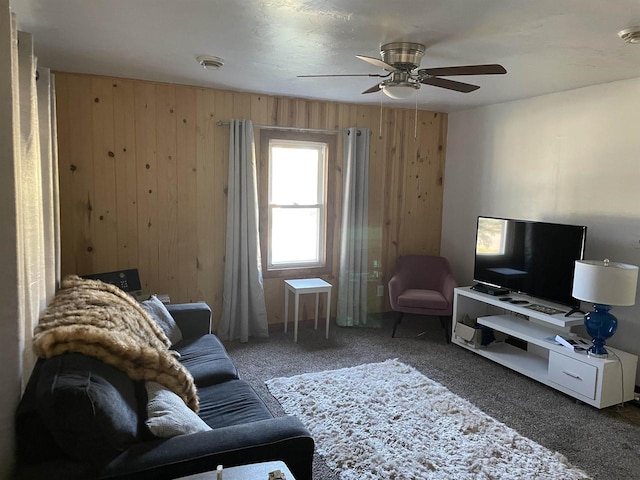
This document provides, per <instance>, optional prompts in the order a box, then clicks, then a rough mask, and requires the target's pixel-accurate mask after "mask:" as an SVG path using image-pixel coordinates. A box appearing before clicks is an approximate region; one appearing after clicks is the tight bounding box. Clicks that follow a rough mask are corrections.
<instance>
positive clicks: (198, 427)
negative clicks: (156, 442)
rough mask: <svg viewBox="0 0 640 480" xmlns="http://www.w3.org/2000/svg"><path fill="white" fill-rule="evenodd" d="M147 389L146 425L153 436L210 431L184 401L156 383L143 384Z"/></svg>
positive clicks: (166, 436) (172, 435)
mask: <svg viewBox="0 0 640 480" xmlns="http://www.w3.org/2000/svg"><path fill="white" fill-rule="evenodd" d="M145 387H146V389H147V396H148V402H147V417H148V418H147V420H146V422H145V423H146V424H147V427H149V430H150V431H151V433H152V434H153V435H155V436H156V437H160V438H169V437H175V436H177V435H186V434H188V433H196V432H206V431H208V430H211V427H210V426H209V425H207V424H206V423H205V422H204V421H203V420H202V419H201V418H200V417H199V416H198V415H197V414H196V413H195V412H194V411H193V410H191V409H190V408H189V407H187V405H186V404H185V403H184V401H183V400H182V399H181V398H180V397H179V396H178V395H176V394H175V393H173V392H172V391H171V390H168V389H167V388H165V387H163V386H162V385H160V384H159V383H157V382H145Z"/></svg>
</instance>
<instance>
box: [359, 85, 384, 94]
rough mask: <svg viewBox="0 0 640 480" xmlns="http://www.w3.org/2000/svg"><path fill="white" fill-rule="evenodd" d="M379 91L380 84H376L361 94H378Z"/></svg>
mask: <svg viewBox="0 0 640 480" xmlns="http://www.w3.org/2000/svg"><path fill="white" fill-rule="evenodd" d="M379 91H380V84H379V83H376V84H375V85H374V86H373V87H371V88H367V89H366V90H365V91H364V92H362V93H363V94H365V93H375V92H379Z"/></svg>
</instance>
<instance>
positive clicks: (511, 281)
mask: <svg viewBox="0 0 640 480" xmlns="http://www.w3.org/2000/svg"><path fill="white" fill-rule="evenodd" d="M586 236H587V227H585V226H579V225H565V224H559V223H546V222H534V221H528V220H514V219H508V218H496V217H483V216H480V217H478V224H477V229H476V250H475V265H474V273H473V278H474V281H475V282H478V283H479V284H480V285H479V286H480V287H482V286H488V287H489V288H490V289H491V288H493V289H498V290H509V291H513V292H519V293H524V294H527V295H531V296H533V297H537V298H541V299H545V300H549V301H552V302H556V303H560V304H562V305H567V306H570V307H577V306H579V304H580V302H579V301H578V300H576V299H575V298H573V297H572V296H571V291H572V287H573V274H574V269H575V261H576V260H582V258H583V255H584V248H585V242H586ZM490 291H491V290H490Z"/></svg>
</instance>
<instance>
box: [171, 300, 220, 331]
mask: <svg viewBox="0 0 640 480" xmlns="http://www.w3.org/2000/svg"><path fill="white" fill-rule="evenodd" d="M166 307H167V310H168V311H169V313H170V314H171V316H172V317H173V319H174V320H175V321H176V324H178V327H180V331H181V332H182V337H183V338H193V337H199V336H201V335H206V334H208V333H211V308H209V305H207V304H206V303H205V302H195V303H170V304H168V305H166Z"/></svg>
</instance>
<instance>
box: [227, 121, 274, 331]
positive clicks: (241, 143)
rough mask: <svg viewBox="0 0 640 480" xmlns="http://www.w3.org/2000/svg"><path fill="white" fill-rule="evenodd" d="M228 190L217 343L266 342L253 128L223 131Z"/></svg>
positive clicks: (235, 125) (238, 125) (234, 125)
mask: <svg viewBox="0 0 640 480" xmlns="http://www.w3.org/2000/svg"><path fill="white" fill-rule="evenodd" d="M229 128H230V130H231V132H230V141H229V185H228V198H227V204H228V206H227V238H226V255H225V269H224V294H223V298H222V319H221V321H220V325H219V326H218V331H217V334H218V337H220V338H221V339H222V340H238V339H239V340H240V341H241V342H247V341H248V340H249V337H268V336H269V329H268V325H267V309H266V306H265V301H264V289H263V285H262V263H261V257H260V241H259V235H258V183H257V178H256V176H257V174H256V154H255V144H254V139H253V124H252V123H251V121H250V120H232V121H231V123H230V126H229Z"/></svg>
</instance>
